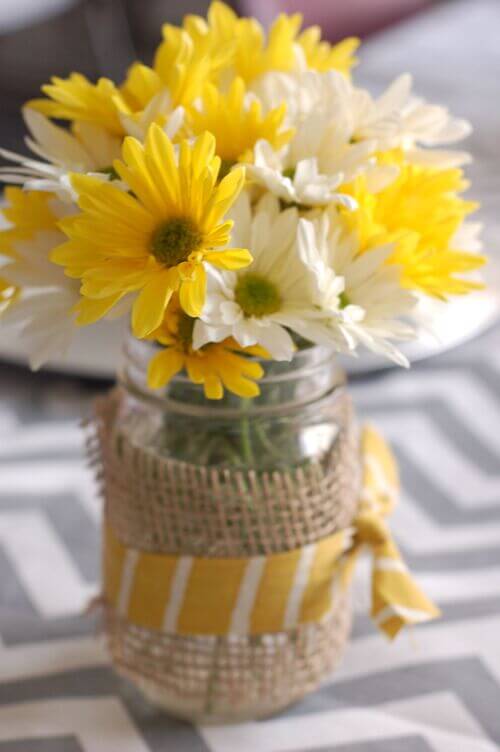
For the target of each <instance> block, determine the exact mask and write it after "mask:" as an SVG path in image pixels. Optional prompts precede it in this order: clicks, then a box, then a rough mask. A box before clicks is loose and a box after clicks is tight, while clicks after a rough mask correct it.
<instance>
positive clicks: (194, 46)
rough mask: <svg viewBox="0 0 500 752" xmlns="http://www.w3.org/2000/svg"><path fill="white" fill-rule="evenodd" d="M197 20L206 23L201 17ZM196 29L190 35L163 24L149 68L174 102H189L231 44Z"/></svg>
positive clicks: (228, 54)
mask: <svg viewBox="0 0 500 752" xmlns="http://www.w3.org/2000/svg"><path fill="white" fill-rule="evenodd" d="M200 21H202V23H203V24H205V26H206V23H205V21H204V20H203V19H200ZM191 26H192V25H191ZM198 32H199V33H198V34H196V35H195V36H194V38H193V37H192V36H191V35H190V34H189V33H188V32H187V31H186V30H185V29H179V28H178V27H177V26H171V25H170V24H166V25H165V26H164V27H163V42H162V44H161V45H160V46H159V48H158V50H157V52H156V54H155V58H154V63H153V68H154V71H155V73H156V74H157V75H158V77H159V79H160V80H161V81H162V82H163V85H164V86H166V87H167V88H168V90H169V92H170V95H171V97H172V102H173V105H174V106H178V105H182V106H184V107H185V106H186V105H189V104H191V103H192V102H193V101H194V99H195V98H196V97H198V96H200V94H201V93H202V90H203V87H204V86H205V84H206V83H207V81H214V80H215V79H216V76H217V73H218V72H219V70H220V69H221V68H222V66H223V65H227V64H228V61H229V59H230V57H231V55H232V46H228V45H227V44H220V43H219V39H218V34H217V33H212V32H211V31H209V30H208V28H207V30H206V32H205V33H204V34H203V33H202V32H201V30H198ZM193 33H194V31H193Z"/></svg>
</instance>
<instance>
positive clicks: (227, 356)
mask: <svg viewBox="0 0 500 752" xmlns="http://www.w3.org/2000/svg"><path fill="white" fill-rule="evenodd" d="M195 321H196V319H194V318H191V317H190V316H188V315H187V314H186V313H184V311H183V310H182V309H181V307H180V305H179V303H178V300H177V299H176V297H175V298H174V299H173V300H172V302H171V303H170V305H169V307H168V309H167V311H166V314H165V317H164V319H163V322H162V323H161V325H160V326H159V327H158V329H156V330H155V331H154V332H152V334H151V336H150V339H154V340H156V341H157V342H159V343H160V344H162V345H164V349H162V350H160V352H158V353H157V354H156V355H154V356H153V358H152V359H151V361H150V363H149V366H148V384H149V386H150V387H151V388H152V389H158V388H160V387H163V386H165V384H167V383H168V382H169V381H170V380H171V379H172V378H173V377H174V376H175V375H176V374H177V373H179V372H180V371H182V369H185V370H186V371H187V374H188V376H189V378H190V379H191V381H192V382H193V383H195V384H203V386H204V391H205V396H206V397H207V398H208V399H221V398H222V397H223V395H224V388H226V389H228V390H229V391H230V392H234V394H237V395H238V396H239V397H256V396H257V395H258V394H259V393H260V390H259V387H258V385H257V384H256V383H255V380H256V379H260V378H261V377H262V376H263V373H264V371H263V369H262V366H261V365H260V364H259V363H257V362H255V361H253V360H250V359H249V358H248V357H246V356H247V355H259V356H261V357H266V356H267V353H266V352H265V351H264V350H262V348H259V347H247V348H242V347H240V346H239V345H238V343H237V342H235V341H234V340H233V339H226V340H224V341H223V342H218V343H210V344H207V345H205V346H204V347H202V348H201V349H199V350H194V349H193V328H194V324H195Z"/></svg>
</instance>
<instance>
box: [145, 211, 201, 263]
mask: <svg viewBox="0 0 500 752" xmlns="http://www.w3.org/2000/svg"><path fill="white" fill-rule="evenodd" d="M201 241H202V236H201V233H200V231H199V230H198V228H197V227H196V225H195V224H194V222H192V221H191V220H190V219H187V218H184V217H175V218H174V219H168V220H167V221H166V222H164V223H163V224H162V225H160V226H159V227H157V229H156V230H155V231H154V233H153V236H152V238H151V250H152V252H153V255H154V256H155V258H156V259H157V260H158V261H159V262H160V263H161V264H164V265H165V266H177V264H180V263H182V262H183V261H186V260H187V259H188V257H189V255H190V254H191V253H192V252H193V251H196V250H197V249H198V248H199V246H200V244H201Z"/></svg>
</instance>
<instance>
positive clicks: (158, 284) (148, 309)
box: [132, 272, 178, 338]
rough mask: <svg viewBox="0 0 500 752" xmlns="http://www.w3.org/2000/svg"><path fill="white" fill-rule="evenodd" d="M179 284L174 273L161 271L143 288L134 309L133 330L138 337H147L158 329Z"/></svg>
mask: <svg viewBox="0 0 500 752" xmlns="http://www.w3.org/2000/svg"><path fill="white" fill-rule="evenodd" d="M177 279H178V278H177ZM177 286H178V282H177V285H176V283H175V278H173V275H172V274H170V273H169V272H160V273H158V274H157V275H155V276H154V277H153V279H152V280H151V281H150V282H148V283H147V284H146V285H145V286H144V287H143V288H142V290H141V292H140V294H139V296H138V297H137V299H136V301H135V303H134V306H133V309H132V331H133V333H134V335H135V336H136V337H139V338H143V337H147V336H148V334H151V332H152V331H154V329H157V327H158V326H159V325H160V324H161V321H162V319H163V315H164V313H165V309H166V307H167V305H168V302H169V300H170V298H171V297H172V294H173V293H174V292H175V291H176V289H177Z"/></svg>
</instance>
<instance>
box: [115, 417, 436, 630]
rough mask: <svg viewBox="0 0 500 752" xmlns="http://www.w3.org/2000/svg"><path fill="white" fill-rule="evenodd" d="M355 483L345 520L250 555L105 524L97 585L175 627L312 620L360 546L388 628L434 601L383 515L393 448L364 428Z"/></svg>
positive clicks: (345, 578)
mask: <svg viewBox="0 0 500 752" xmlns="http://www.w3.org/2000/svg"><path fill="white" fill-rule="evenodd" d="M362 455H363V467H364V477H363V490H362V494H361V499H360V506H359V513H358V515H357V517H356V519H355V520H354V522H353V526H352V527H351V528H348V529H346V530H341V531H339V532H337V533H335V534H334V535H331V536H329V537H327V538H323V539H322V540H320V541H318V542H316V543H314V544H310V545H307V546H304V547H303V548H300V549H296V550H293V551H286V552H284V553H279V554H272V555H269V556H255V557H251V558H236V559H229V558H221V559H218V558H202V557H191V556H167V555H164V554H151V553H145V552H141V551H137V550H135V549H131V548H126V547H125V546H123V545H122V544H121V543H120V541H119V540H118V539H117V538H116V536H115V535H114V533H113V531H112V529H111V527H110V526H109V525H108V526H107V527H106V532H105V541H104V595H105V599H106V602H107V604H108V605H109V606H110V607H112V608H113V609H115V610H116V612H117V613H118V615H119V616H121V617H123V618H125V619H127V620H128V621H129V622H131V623H133V624H137V625H138V626H142V627H147V628H149V629H154V630H160V631H164V632H169V633H175V634H191V635H207V634H211V635H225V634H234V635H247V634H261V633H264V632H280V631H283V630H289V629H293V628H294V627H296V626H298V625H299V624H304V623H307V622H315V621H321V620H322V619H325V618H327V617H328V615H329V614H331V612H332V609H334V608H335V601H336V598H335V594H336V592H338V588H339V587H347V586H348V584H349V583H350V581H351V578H352V573H353V569H354V565H355V563H356V560H357V557H358V555H359V553H360V552H361V550H362V549H363V548H366V547H369V548H370V549H371V551H372V553H373V574H372V616H373V618H374V620H375V622H376V623H377V624H378V626H379V627H380V629H382V630H383V631H384V632H385V633H386V634H387V635H388V636H389V637H394V636H395V635H396V634H397V633H398V631H399V630H400V629H401V627H403V626H404V625H405V624H413V623H418V622H422V621H427V620H429V619H433V618H435V617H436V616H438V615H439V611H438V609H437V608H436V607H435V606H434V605H433V604H432V603H431V602H430V601H429V600H428V599H427V597H426V596H425V595H424V594H423V593H422V591H421V590H420V589H419V588H418V586H417V585H416V583H415V582H414V580H413V579H412V577H411V575H410V574H409V572H408V570H407V568H406V566H405V565H404V563H403V561H402V559H401V555H400V553H399V551H398V549H397V547H396V545H395V544H394V541H393V540H392V536H391V533H390V530H389V528H388V526H387V524H386V522H385V517H386V516H387V515H388V514H389V513H390V512H391V511H392V509H393V507H394V504H395V503H396V498H397V491H398V478H397V470H396V465H395V461H394V458H393V456H392V453H391V451H390V450H389V448H388V447H387V445H386V444H385V443H384V441H383V439H382V438H381V437H380V436H379V435H378V434H377V432H376V431H375V430H374V429H372V428H365V429H364V431H363V437H362Z"/></svg>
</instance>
